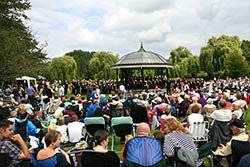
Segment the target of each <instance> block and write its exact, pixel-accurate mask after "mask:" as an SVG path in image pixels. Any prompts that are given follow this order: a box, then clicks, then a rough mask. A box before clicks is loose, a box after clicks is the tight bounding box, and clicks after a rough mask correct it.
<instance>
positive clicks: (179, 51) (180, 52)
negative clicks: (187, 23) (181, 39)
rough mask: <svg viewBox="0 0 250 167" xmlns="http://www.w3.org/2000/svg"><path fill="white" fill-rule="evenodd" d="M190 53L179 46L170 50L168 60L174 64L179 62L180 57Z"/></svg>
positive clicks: (182, 57)
mask: <svg viewBox="0 0 250 167" xmlns="http://www.w3.org/2000/svg"><path fill="white" fill-rule="evenodd" d="M190 55H192V53H191V52H190V51H189V50H188V49H187V48H185V47H183V46H179V47H178V48H176V49H174V50H172V51H171V52H170V58H169V62H170V63H171V64H172V65H173V66H174V65H176V64H179V63H180V62H181V61H182V59H184V58H186V57H188V56H190Z"/></svg>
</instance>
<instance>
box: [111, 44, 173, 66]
mask: <svg viewBox="0 0 250 167" xmlns="http://www.w3.org/2000/svg"><path fill="white" fill-rule="evenodd" d="M111 68H112V69H122V68H133V69H137V68H173V66H172V65H171V64H170V63H169V62H168V61H167V60H166V59H165V58H164V57H163V56H161V55H159V54H157V53H154V52H151V51H146V50H145V49H144V48H143V44H142V43H141V48H140V49H139V50H138V51H137V52H132V53H129V54H126V55H124V56H122V57H121V58H120V59H119V61H118V62H117V63H116V64H114V65H113V66H112V67H111Z"/></svg>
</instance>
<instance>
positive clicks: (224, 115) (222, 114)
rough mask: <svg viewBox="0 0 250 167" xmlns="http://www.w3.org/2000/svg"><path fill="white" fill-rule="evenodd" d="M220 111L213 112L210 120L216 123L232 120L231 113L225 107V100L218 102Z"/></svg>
mask: <svg viewBox="0 0 250 167" xmlns="http://www.w3.org/2000/svg"><path fill="white" fill-rule="evenodd" d="M219 105H220V109H219V110H215V111H214V112H213V113H212V114H211V118H212V119H213V120H216V121H221V122H228V121H230V120H231V119H232V112H231V110H229V109H228V107H227V101H226V100H225V99H221V100H220V102H219Z"/></svg>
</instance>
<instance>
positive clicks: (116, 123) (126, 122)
mask: <svg viewBox="0 0 250 167" xmlns="http://www.w3.org/2000/svg"><path fill="white" fill-rule="evenodd" d="M111 129H112V131H111V132H112V146H111V150H112V151H113V149H114V143H115V136H119V137H125V135H128V134H132V135H133V119H132V118H131V117H114V118H112V119H111Z"/></svg>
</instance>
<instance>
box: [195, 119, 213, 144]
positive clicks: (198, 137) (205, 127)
mask: <svg viewBox="0 0 250 167" xmlns="http://www.w3.org/2000/svg"><path fill="white" fill-rule="evenodd" d="M191 126H192V128H191V131H190V134H191V135H192V137H193V141H194V142H199V141H206V142H207V141H208V132H209V122H208V121H203V122H194V123H192V125H191Z"/></svg>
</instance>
